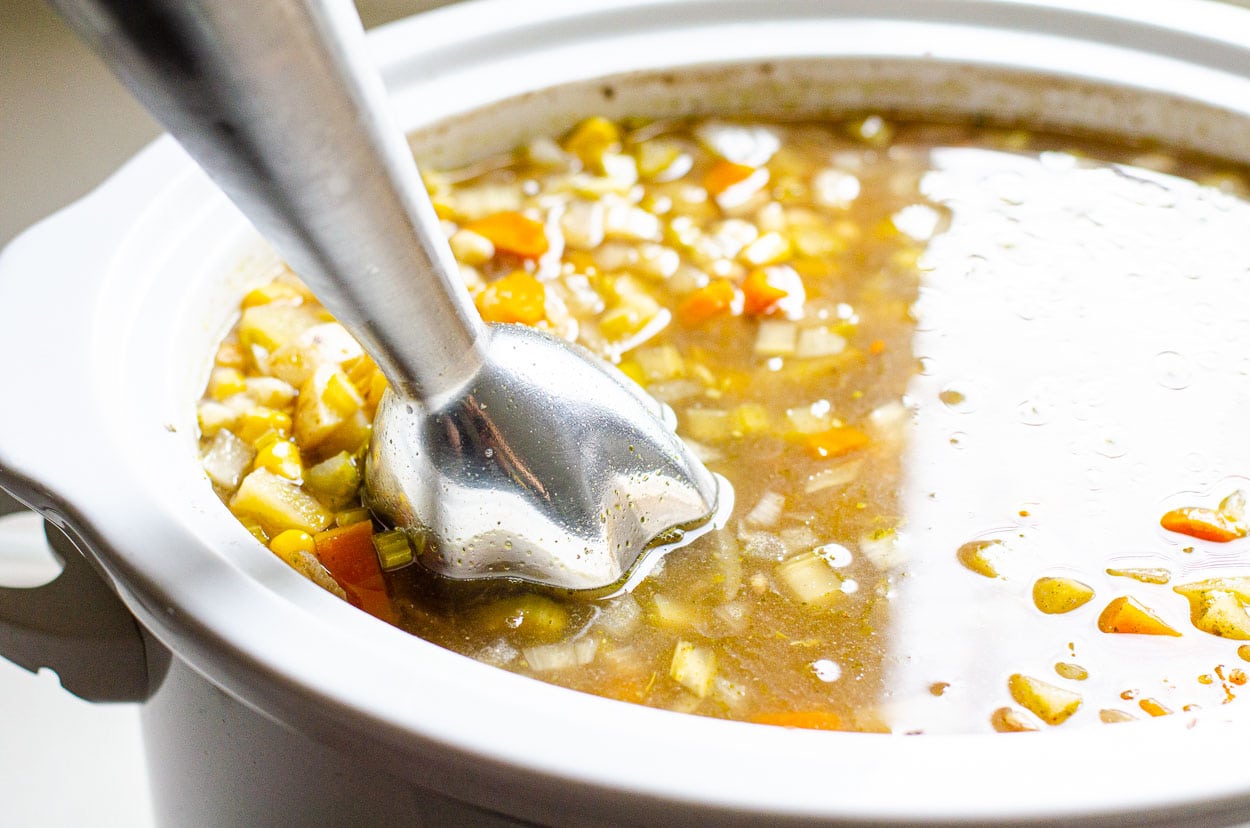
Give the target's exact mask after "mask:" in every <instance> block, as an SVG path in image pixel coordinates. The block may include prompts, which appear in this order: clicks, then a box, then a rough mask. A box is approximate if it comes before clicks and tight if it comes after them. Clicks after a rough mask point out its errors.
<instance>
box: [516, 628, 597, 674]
mask: <svg viewBox="0 0 1250 828" xmlns="http://www.w3.org/2000/svg"><path fill="white" fill-rule="evenodd" d="M598 649H599V642H598V641H596V640H595V639H593V638H590V637H589V636H586V637H582V638H579V639H577V640H576V641H562V642H560V643H558V644H542V645H539V646H537V647H525V648H523V649H522V650H521V654H522V655H524V656H525V661H526V662H527V663H528V664H529V666H530V669H531V670H534V671H535V672H539V673H542V672H546V671H548V670H565V669H568V668H569V667H581V666H582V665H584V664H589V663H590V662H592V661H594V659H595V652H596V651H597V650H598Z"/></svg>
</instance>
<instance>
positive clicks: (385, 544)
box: [373, 529, 413, 572]
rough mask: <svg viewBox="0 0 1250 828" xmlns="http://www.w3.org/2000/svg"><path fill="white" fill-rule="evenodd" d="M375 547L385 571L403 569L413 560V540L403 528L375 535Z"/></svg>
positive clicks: (379, 563)
mask: <svg viewBox="0 0 1250 828" xmlns="http://www.w3.org/2000/svg"><path fill="white" fill-rule="evenodd" d="M373 548H374V550H375V551H376V552H377V553H378V565H379V566H381V567H382V571H383V572H394V571H395V570H397V569H403V568H404V567H405V566H408V565H409V564H411V563H412V561H413V554H412V542H411V541H410V540H409V539H408V533H407V532H405V531H404V530H403V529H390V530H388V531H386V532H376V533H374V535H373Z"/></svg>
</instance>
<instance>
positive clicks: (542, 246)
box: [465, 211, 550, 259]
mask: <svg viewBox="0 0 1250 828" xmlns="http://www.w3.org/2000/svg"><path fill="white" fill-rule="evenodd" d="M465 229H466V230H472V231H473V232H474V233H477V234H478V235H480V236H485V237H486V238H488V239H490V240H491V243H492V244H494V245H495V250H502V251H504V252H505V253H512V254H513V255H516V256H521V257H523V258H526V259H537V258H538V257H539V256H541V255H542V254H544V253H546V252H547V249H548V247H549V246H550V245H549V244H548V242H547V231H546V230H545V229H544V228H543V225H542V222H540V221H535V220H534V219H532V218H530V217H528V216H525V215H522V214H521V213H517V212H512V211H509V212H506V213H494V214H492V215H489V216H486V217H484V218H480V219H478V220H477V221H471V222H469V223H468V224H466V225H465Z"/></svg>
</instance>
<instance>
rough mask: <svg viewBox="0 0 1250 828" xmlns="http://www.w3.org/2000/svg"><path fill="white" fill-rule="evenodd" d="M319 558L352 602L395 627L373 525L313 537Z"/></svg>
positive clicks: (364, 524)
mask: <svg viewBox="0 0 1250 828" xmlns="http://www.w3.org/2000/svg"><path fill="white" fill-rule="evenodd" d="M313 541H314V542H315V543H316V549H317V557H318V559H320V561H321V563H322V564H324V565H325V568H326V569H328V570H329V571H330V574H331V575H333V576H334V580H336V581H338V582H339V584H340V585H341V586H342V587H343V591H344V592H346V593H347V597H348V600H350V601H351V602H352V603H353V604H356V605H357V606H359V607H360V608H361V609H363V610H364V611H365V612H367V613H369V614H370V615H373V616H376V617H378V618H381V619H382V620H383V621H388V622H390V623H394V621H395V610H394V608H393V607H392V606H391V599H390V597H389V596H388V595H387V592H386V582H385V580H384V579H383V578H382V568H381V566H379V565H378V555H377V552H376V551H375V550H374V548H373V524H372V523H353V524H351V525H350V526H341V527H338V528H335V529H328V530H326V531H324V532H319V533H317V534H316V535H314V536H313Z"/></svg>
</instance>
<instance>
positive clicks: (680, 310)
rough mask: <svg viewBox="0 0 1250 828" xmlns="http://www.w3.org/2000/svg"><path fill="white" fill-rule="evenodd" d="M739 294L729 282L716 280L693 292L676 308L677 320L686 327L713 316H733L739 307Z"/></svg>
mask: <svg viewBox="0 0 1250 828" xmlns="http://www.w3.org/2000/svg"><path fill="white" fill-rule="evenodd" d="M739 295H740V294H739V293H738V291H737V289H736V288H734V286H733V284H732V283H731V282H728V281H726V280H725V279H716V280H715V281H712V282H709V283H708V284H706V285H704V286H703V287H701V288H699V289H698V290H695V291H694V292H693V293H691V294H690V295H688V296H687V297H686V298H685V299H683V300H682V302H681V304H680V305H678V306H677V318H678V319H680V320H681V323H682V324H683V325H685V326H687V327H693V326H694V325H698V324H699V323H701V322H706V321H707V320H709V319H711V318H712V317H714V316H723V315H725V314H733V313H734V312H735V306H738V307H741V303H740V301H739V298H738V297H739Z"/></svg>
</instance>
